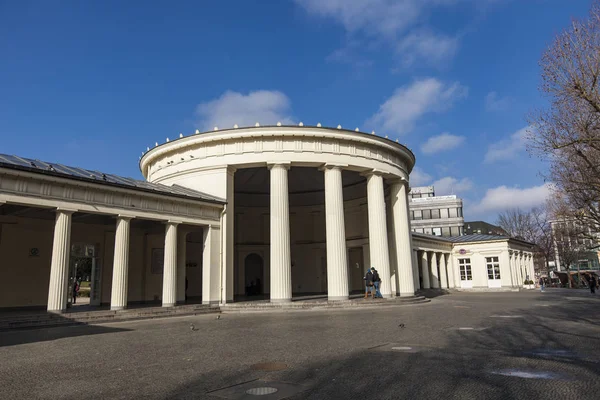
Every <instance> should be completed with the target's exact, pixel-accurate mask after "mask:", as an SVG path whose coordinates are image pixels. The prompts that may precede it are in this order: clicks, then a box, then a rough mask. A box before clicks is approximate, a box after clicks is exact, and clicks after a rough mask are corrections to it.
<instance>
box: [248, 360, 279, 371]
mask: <svg viewBox="0 0 600 400" xmlns="http://www.w3.org/2000/svg"><path fill="white" fill-rule="evenodd" d="M250 367H251V368H252V369H255V370H257V371H283V370H284V369H287V367H288V366H287V364H284V363H282V362H263V363H258V364H254V365H251V366H250Z"/></svg>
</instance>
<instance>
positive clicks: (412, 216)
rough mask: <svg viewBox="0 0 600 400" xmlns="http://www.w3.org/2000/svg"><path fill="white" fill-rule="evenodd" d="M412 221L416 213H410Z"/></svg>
mask: <svg viewBox="0 0 600 400" xmlns="http://www.w3.org/2000/svg"><path fill="white" fill-rule="evenodd" d="M410 219H411V221H412V220H414V219H415V212H414V211H411V212H410Z"/></svg>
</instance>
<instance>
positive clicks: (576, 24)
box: [528, 0, 600, 237]
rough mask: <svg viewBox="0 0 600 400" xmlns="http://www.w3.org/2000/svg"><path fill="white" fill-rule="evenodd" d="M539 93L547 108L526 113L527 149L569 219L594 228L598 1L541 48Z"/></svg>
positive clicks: (598, 193)
mask: <svg viewBox="0 0 600 400" xmlns="http://www.w3.org/2000/svg"><path fill="white" fill-rule="evenodd" d="M540 65H541V67H542V84H541V91H542V92H543V93H544V94H545V95H546V96H547V97H548V100H549V102H550V107H549V108H548V109H546V110H538V111H535V112H533V113H532V114H531V115H530V117H529V123H530V126H531V128H530V130H529V132H528V139H529V146H528V149H529V151H530V152H532V153H534V154H537V155H539V156H540V157H542V158H544V159H547V160H548V161H549V162H550V170H549V173H548V178H549V180H551V181H552V182H553V183H554V184H555V185H556V189H557V190H558V191H560V192H561V193H564V195H565V204H566V205H567V208H568V214H569V218H572V219H576V220H578V221H579V222H580V223H581V225H584V226H587V227H589V228H591V229H589V231H590V232H588V234H589V236H590V237H593V236H595V235H596V234H597V233H598V232H599V231H600V208H599V204H600V93H599V85H600V1H598V0H595V1H594V3H593V5H592V8H591V10H590V15H589V18H587V19H586V20H583V21H573V22H572V25H571V27H570V28H569V29H568V30H566V31H564V32H563V33H561V34H559V35H558V36H557V37H556V39H555V40H554V42H553V43H552V45H551V46H550V47H549V48H548V49H547V50H546V51H545V53H544V54H543V56H542V59H541V61H540Z"/></svg>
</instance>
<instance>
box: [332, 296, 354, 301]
mask: <svg viewBox="0 0 600 400" xmlns="http://www.w3.org/2000/svg"><path fill="white" fill-rule="evenodd" d="M348 299H349V297H348V296H331V297H327V301H346V300H348Z"/></svg>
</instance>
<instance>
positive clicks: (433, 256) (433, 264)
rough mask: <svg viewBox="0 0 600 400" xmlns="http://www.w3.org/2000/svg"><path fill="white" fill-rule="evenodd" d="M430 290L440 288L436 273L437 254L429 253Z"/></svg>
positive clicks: (437, 273)
mask: <svg viewBox="0 0 600 400" xmlns="http://www.w3.org/2000/svg"><path fill="white" fill-rule="evenodd" d="M431 288H432V289H439V288H440V277H439V272H438V262H437V253H436V252H433V251H432V252H431Z"/></svg>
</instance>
